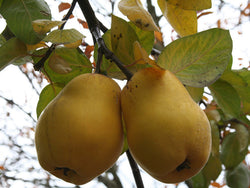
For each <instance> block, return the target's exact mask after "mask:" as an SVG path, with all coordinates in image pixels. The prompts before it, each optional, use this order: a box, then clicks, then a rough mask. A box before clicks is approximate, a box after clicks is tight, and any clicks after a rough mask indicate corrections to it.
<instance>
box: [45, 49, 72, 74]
mask: <svg viewBox="0 0 250 188" xmlns="http://www.w3.org/2000/svg"><path fill="white" fill-rule="evenodd" d="M48 65H49V67H50V68H51V70H53V71H54V72H55V73H58V74H67V73H69V72H71V71H72V68H71V67H70V63H69V62H67V61H66V60H65V59H63V58H61V57H60V56H59V55H57V54H56V53H54V54H52V55H51V57H50V59H49V61H48Z"/></svg>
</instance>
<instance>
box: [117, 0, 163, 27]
mask: <svg viewBox="0 0 250 188" xmlns="http://www.w3.org/2000/svg"><path fill="white" fill-rule="evenodd" d="M118 8H119V10H120V11H121V12H122V13H123V14H124V15H125V16H127V17H128V19H129V20H130V21H132V22H133V23H134V24H135V25H136V26H137V27H139V28H141V29H142V30H146V31H159V28H158V27H157V26H156V24H155V22H154V20H153V18H152V16H151V15H150V14H149V13H148V12H147V11H146V10H145V9H144V8H143V5H142V3H141V1H140V0H121V1H120V2H119V4H118Z"/></svg>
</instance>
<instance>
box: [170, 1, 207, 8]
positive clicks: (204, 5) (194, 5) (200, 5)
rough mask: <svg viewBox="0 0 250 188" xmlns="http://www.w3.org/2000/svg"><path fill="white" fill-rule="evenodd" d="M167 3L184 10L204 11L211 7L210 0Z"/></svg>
mask: <svg viewBox="0 0 250 188" xmlns="http://www.w3.org/2000/svg"><path fill="white" fill-rule="evenodd" d="M165 1H166V0H165ZM168 3H170V4H172V5H175V6H179V7H180V8H182V9H185V10H204V9H208V8H211V6H212V3H211V0H189V1H187V0H168Z"/></svg>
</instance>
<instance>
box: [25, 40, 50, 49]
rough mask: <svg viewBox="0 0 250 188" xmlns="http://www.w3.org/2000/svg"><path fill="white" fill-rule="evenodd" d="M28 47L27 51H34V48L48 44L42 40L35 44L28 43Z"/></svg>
mask: <svg viewBox="0 0 250 188" xmlns="http://www.w3.org/2000/svg"><path fill="white" fill-rule="evenodd" d="M26 47H27V51H33V50H36V49H38V48H42V47H47V45H46V44H45V42H43V41H41V42H39V43H37V44H34V45H30V44H26Z"/></svg>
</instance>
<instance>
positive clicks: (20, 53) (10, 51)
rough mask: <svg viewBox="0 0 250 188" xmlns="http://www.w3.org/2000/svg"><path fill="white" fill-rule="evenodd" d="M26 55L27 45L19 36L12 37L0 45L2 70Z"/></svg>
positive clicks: (0, 65) (0, 66) (0, 67)
mask: <svg viewBox="0 0 250 188" xmlns="http://www.w3.org/2000/svg"><path fill="white" fill-rule="evenodd" d="M26 55H27V48H26V45H25V44H24V43H23V42H22V41H20V40H19V39H17V38H11V39H10V40H8V41H7V42H6V43H4V44H3V45H2V46H1V47H0V71H1V70H2V69H3V68H4V67H6V66H7V65H9V64H11V63H13V62H15V61H16V60H17V59H19V58H22V57H24V56H26Z"/></svg>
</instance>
